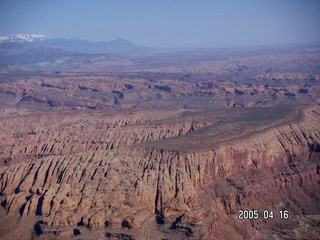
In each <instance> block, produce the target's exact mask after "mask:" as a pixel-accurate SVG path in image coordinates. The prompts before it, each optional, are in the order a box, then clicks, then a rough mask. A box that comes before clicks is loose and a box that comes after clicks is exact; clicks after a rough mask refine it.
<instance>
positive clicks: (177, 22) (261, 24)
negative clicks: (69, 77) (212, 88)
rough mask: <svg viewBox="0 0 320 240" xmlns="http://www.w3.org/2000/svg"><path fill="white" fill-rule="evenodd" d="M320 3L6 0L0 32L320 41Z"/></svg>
mask: <svg viewBox="0 0 320 240" xmlns="http://www.w3.org/2000/svg"><path fill="white" fill-rule="evenodd" d="M319 11H320V1H315V0H307V1H306V0H304V1H302V0H292V1H288V0H283V1H276V0H270V1H265V0H263V1H249V0H244V1H233V0H228V1H220V0H219V1H208V0H206V1H201V2H199V1H197V2H196V1H189V0H187V1H174V2H172V1H169V0H164V1H139V2H136V1H124V0H120V1H100V0H93V1H84V0H78V1H61V0H57V1H40V0H30V1H20V0H13V1H2V2H1V3H0V36H5V35H13V34H17V33H35V34H43V35H46V36H49V37H52V38H78V39H84V40H89V41H94V42H99V41H107V42H108V41H112V40H114V39H117V38H123V39H126V40H129V41H131V42H133V43H135V44H138V45H142V46H148V47H247V46H265V45H286V44H288V45H293V44H314V43H320V28H319V22H320V15H319V14H318V13H319Z"/></svg>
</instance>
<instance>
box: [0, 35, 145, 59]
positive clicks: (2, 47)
mask: <svg viewBox="0 0 320 240" xmlns="http://www.w3.org/2000/svg"><path fill="white" fill-rule="evenodd" d="M38 47H42V48H63V49H65V50H67V51H73V52H78V53H119V54H121V53H135V52H137V51H144V50H147V49H148V48H146V47H142V46H138V45H135V44H133V43H131V42H129V41H127V40H125V39H121V38H118V39H116V40H114V41H111V42H90V41H86V40H80V39H64V38H50V37H47V36H44V35H42V34H15V35H10V36H0V53H1V54H9V55H12V54H17V53H21V52H24V51H27V50H30V49H33V48H38Z"/></svg>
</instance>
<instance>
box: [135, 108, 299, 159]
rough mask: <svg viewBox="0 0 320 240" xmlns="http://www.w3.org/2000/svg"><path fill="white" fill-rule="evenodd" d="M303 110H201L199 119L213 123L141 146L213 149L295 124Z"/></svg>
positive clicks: (181, 150) (174, 148)
mask: <svg viewBox="0 0 320 240" xmlns="http://www.w3.org/2000/svg"><path fill="white" fill-rule="evenodd" d="M302 109H303V106H295V107H290V106H287V107H274V108H249V109H237V110H234V109H233V110H231V109H228V110H221V111H217V110H216V111H213V112H209V111H208V112H206V113H201V114H203V115H204V116H203V118H202V119H201V121H203V122H206V121H209V119H211V121H212V119H214V120H215V121H213V122H212V124H206V125H205V126H203V127H201V128H200V129H198V130H196V131H192V132H189V133H187V134H184V135H179V136H176V137H172V138H168V139H161V140H157V141H149V142H145V143H142V144H140V146H145V147H155V148H159V149H172V150H176V151H179V152H181V153H192V152H198V151H207V150H213V149H217V148H218V146H221V145H224V144H226V143H227V144H228V143H229V142H234V141H236V140H240V141H243V139H245V138H250V137H252V136H254V135H257V134H260V133H262V132H265V131H267V130H270V129H273V128H276V127H279V126H282V125H288V124H293V123H298V122H299V121H302V120H303V113H302V111H303V110H302Z"/></svg>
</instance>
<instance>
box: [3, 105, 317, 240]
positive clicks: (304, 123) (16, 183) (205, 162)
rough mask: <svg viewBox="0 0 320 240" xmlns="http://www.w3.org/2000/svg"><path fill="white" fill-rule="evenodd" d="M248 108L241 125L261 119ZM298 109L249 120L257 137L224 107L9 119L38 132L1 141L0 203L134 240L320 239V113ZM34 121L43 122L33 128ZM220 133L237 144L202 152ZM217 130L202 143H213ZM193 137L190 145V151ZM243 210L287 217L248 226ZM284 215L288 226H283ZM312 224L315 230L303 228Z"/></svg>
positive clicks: (10, 210) (55, 222) (56, 222)
mask: <svg viewBox="0 0 320 240" xmlns="http://www.w3.org/2000/svg"><path fill="white" fill-rule="evenodd" d="M299 108H300V107H299ZM280 110H281V109H280ZM282 110H283V111H285V109H282ZM246 111H247V110H245V111H244V112H242V110H239V111H238V113H237V114H238V115H236V117H235V119H238V120H239V119H240V120H241V119H242V120H243V119H245V118H243V114H244V115H245V116H250V114H253V115H254V114H255V113H261V112H259V110H254V109H252V110H250V111H252V112H246ZM286 111H287V110H286ZM265 112H267V110H265ZM299 112H300V111H296V110H295V109H294V108H293V107H292V108H290V111H288V112H286V114H284V116H282V115H281V116H280V117H279V118H277V119H274V117H273V118H271V116H270V115H268V114H266V115H265V116H264V117H262V118H261V119H258V118H257V120H256V121H255V123H254V124H253V123H251V122H250V121H249V120H246V121H247V122H245V125H246V126H247V127H249V128H252V129H251V131H250V134H249V135H242V133H241V131H238V130H239V129H237V126H238V125H236V126H234V125H232V126H231V122H232V121H231V120H230V116H228V115H227V113H226V112H223V111H222V112H215V113H214V114H213V115H214V116H215V117H213V115H210V114H207V115H205V114H202V113H201V114H197V113H192V114H189V113H183V112H182V111H172V112H166V113H162V112H152V113H148V114H147V113H145V114H144V112H139V111H138V112H136V113H133V116H134V117H132V114H131V116H123V115H121V116H119V115H115V116H114V118H113V117H112V116H106V115H104V114H102V115H101V114H100V115H99V114H98V115H93V116H91V117H90V119H89V118H85V117H84V115H81V114H80V116H81V117H79V115H77V114H75V115H66V116H55V117H50V116H52V115H48V116H47V117H43V116H41V117H39V116H28V117H26V118H25V119H26V121H25V126H18V125H17V124H16V123H14V118H12V119H7V118H5V119H2V121H4V122H5V123H6V124H9V125H10V124H11V126H16V127H17V128H18V129H19V127H21V129H28V131H31V132H32V131H33V132H34V133H31V134H29V133H27V134H25V133H21V136H20V137H17V138H14V137H13V138H11V136H12V135H10V134H8V135H6V136H3V140H6V141H4V144H3V145H2V153H1V154H2V158H3V159H4V158H8V157H10V158H11V160H10V161H8V163H9V164H5V165H2V166H1V167H0V191H1V198H2V206H3V207H4V209H5V212H6V215H7V216H10V215H14V214H19V215H20V217H21V221H22V220H23V219H26V218H29V217H34V219H37V221H38V220H41V221H43V222H44V223H45V224H46V225H49V226H51V225H52V226H70V227H73V226H76V225H80V226H87V227H90V228H95V229H97V228H104V229H105V231H106V232H107V233H108V232H109V233H108V234H109V235H110V236H111V235H112V234H120V233H121V234H122V233H123V234H127V233H128V234H129V235H130V236H132V238H136V239H162V238H166V239H171V238H170V236H171V237H175V239H179V238H180V239H183V238H185V237H186V236H187V237H189V238H190V239H217V238H218V239H250V238H251V239H268V237H270V236H271V237H272V236H273V237H275V236H276V235H277V234H281V233H283V232H285V233H286V234H287V236H288V238H290V236H291V237H292V236H299V234H304V233H306V234H307V235H308V236H309V237H310V238H311V237H312V236H313V235H315V236H316V235H317V234H319V229H318V228H316V227H312V226H313V225H312V223H313V220H312V217H314V216H316V215H319V214H320V207H319V205H318V202H319V199H320V191H318V190H319V182H320V176H319V166H320V163H319V152H320V147H319V146H320V124H319V123H320V109H319V107H309V108H306V109H304V110H303V117H297V116H296V115H299V114H300V113H299ZM270 114H271V115H272V114H273V115H272V116H274V114H275V112H270ZM85 116H87V114H85ZM199 116H201V117H199ZM203 116H205V117H203ZM223 116H227V117H226V118H227V119H225V118H224V117H223ZM241 117H242V118H241ZM36 118H40V120H39V122H40V123H41V122H42V123H43V124H42V125H41V124H40V126H39V125H36V124H34V122H35V119H36ZM42 118H45V119H46V120H41V119H42ZM120 119H121V120H120ZM270 119H271V120H270ZM292 119H294V120H292ZM58 120H59V121H58ZM28 121H29V122H30V123H28V124H27V122H28ZM224 122H225V124H223V123H224ZM49 123H50V124H49ZM74 123H77V124H74ZM259 123H260V124H259ZM237 124H240V123H237ZM261 124H263V125H264V126H261ZM26 126H29V128H26ZM36 126H38V127H36ZM81 126H83V128H81ZM211 126H212V127H211ZM215 126H218V128H219V129H220V128H223V129H225V131H226V132H227V133H228V136H227V135H226V136H221V141H216V142H215V141H212V145H211V146H210V145H207V144H206V143H205V144H201V141H202V140H201V138H197V134H196V133H197V131H202V130H203V129H205V131H206V132H214V131H213V130H216V128H215ZM239 126H242V125H239ZM243 126H244V125H243ZM232 127H233V128H235V129H234V130H232V131H231V130H230V129H233V128H232ZM74 128H78V129H74ZM6 129H9V128H6ZM228 129H229V130H228ZM40 130H41V131H40ZM8 131H9V130H8ZM28 131H26V132H28ZM71 133H73V134H74V135H71ZM42 134H43V135H42ZM75 134H79V136H81V137H77V138H76V135H75ZM210 134H211V133H210ZM210 134H209V135H202V134H200V136H208V139H209V140H210V137H212V138H214V137H215V135H214V134H213V133H212V134H213V135H212V134H211V135H210ZM230 134H231V136H230ZM232 134H233V135H232ZM8 136H10V138H8ZM30 136H31V137H30ZM44 136H48V137H47V138H46V139H44ZM239 136H240V137H239ZM164 138H165V139H164ZM186 138H188V140H186V141H189V142H188V144H189V147H188V149H184V148H185V145H184V144H183V143H181V142H184V143H185V142H186V141H185V139H186ZM54 139H56V140H54ZM161 139H162V140H161ZM190 139H191V140H190ZM58 140H59V141H60V143H59V144H60V145H59V144H58V143H56V142H55V143H54V147H52V145H53V142H54V141H58ZM166 140H168V142H167V141H166ZM79 141H83V142H84V143H82V145H81V147H79ZM92 141H95V143H92ZM210 141H211V140H210ZM204 142H205V141H204ZM40 143H42V144H43V145H41V146H40V145H38V144H40ZM50 143H52V144H51V145H50ZM88 143H91V144H88ZM168 143H169V144H168ZM5 144H7V146H6V145H5ZM46 144H47V147H44V145H46ZM192 144H193V145H192ZM110 145H112V146H113V147H110ZM198 145H203V146H204V147H203V148H199V147H198ZM35 146H37V148H36V150H34V151H32V150H30V149H35ZM62 146H63V147H62ZM195 146H196V147H195ZM24 149H26V150H24ZM46 149H52V150H51V151H48V150H46ZM241 209H247V210H250V209H259V211H260V212H261V213H262V212H263V211H264V210H268V211H271V210H272V211H273V212H274V214H275V215H276V214H277V216H278V219H268V220H264V219H253V220H239V219H238V217H239V212H238V211H239V210H241ZM280 210H288V211H289V213H290V218H289V219H287V220H280V217H279V211H280ZM306 223H308V224H309V225H310V226H311V227H310V228H309V230H303V229H302V230H301V229H300V228H301V224H306ZM290 224H291V225H290ZM289 225H290V226H294V227H291V228H290V227H289ZM146 226H148V227H150V226H155V227H154V231H151V232H150V231H149V230H147V227H146ZM83 228H84V227H83ZM150 228H151V227H150ZM151 229H153V228H151ZM271 230H272V231H271ZM281 231H282V232H281ZM108 234H106V236H108ZM112 236H113V235H112ZM119 236H120V235H119Z"/></svg>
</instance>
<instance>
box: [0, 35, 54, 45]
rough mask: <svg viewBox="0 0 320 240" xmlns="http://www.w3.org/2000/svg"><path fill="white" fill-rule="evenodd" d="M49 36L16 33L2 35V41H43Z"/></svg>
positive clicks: (0, 37) (0, 39)
mask: <svg viewBox="0 0 320 240" xmlns="http://www.w3.org/2000/svg"><path fill="white" fill-rule="evenodd" d="M47 39H48V37H46V36H44V35H42V34H23V33H20V34H15V35H10V36H0V42H20V43H23V42H35V41H40V42H43V41H45V40H47Z"/></svg>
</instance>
